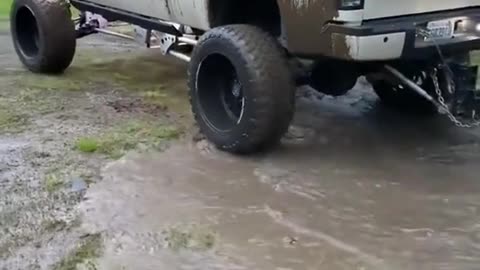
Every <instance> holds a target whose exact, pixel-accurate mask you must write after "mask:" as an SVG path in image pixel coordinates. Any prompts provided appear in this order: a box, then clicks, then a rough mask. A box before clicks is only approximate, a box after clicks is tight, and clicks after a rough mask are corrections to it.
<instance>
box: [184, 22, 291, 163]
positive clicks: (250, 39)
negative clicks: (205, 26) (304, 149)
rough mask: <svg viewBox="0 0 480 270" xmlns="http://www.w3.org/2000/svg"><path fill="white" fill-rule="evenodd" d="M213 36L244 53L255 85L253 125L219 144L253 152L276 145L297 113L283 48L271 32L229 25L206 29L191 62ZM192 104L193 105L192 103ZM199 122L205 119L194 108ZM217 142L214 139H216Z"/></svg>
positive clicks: (191, 77)
mask: <svg viewBox="0 0 480 270" xmlns="http://www.w3.org/2000/svg"><path fill="white" fill-rule="evenodd" d="M214 39H227V40H229V41H230V43H231V45H232V46H234V47H235V49H236V50H237V53H239V54H240V55H242V59H241V60H242V62H243V65H244V66H245V67H247V68H248V69H249V73H250V74H251V76H252V77H253V79H254V80H256V81H255V85H256V87H255V88H256V89H255V91H254V92H253V93H251V94H253V95H255V96H254V98H253V99H250V102H253V103H254V106H253V108H255V113H254V114H255V116H254V117H252V118H250V119H248V121H250V123H251V125H249V128H248V130H245V131H244V134H241V135H239V136H237V138H232V141H231V143H229V144H222V145H217V146H218V147H219V148H221V149H222V150H225V151H229V152H234V153H243V154H247V153H252V152H257V151H261V150H265V149H267V148H270V147H272V146H274V145H276V144H277V143H278V142H279V141H280V139H281V138H282V136H283V134H284V133H285V132H286V131H287V130H288V127H289V125H290V122H291V121H292V118H293V115H294V109H295V108H294V107H295V105H294V103H295V101H294V100H295V86H294V81H293V77H292V74H291V72H290V70H289V65H288V60H287V57H286V54H285V53H284V50H282V48H281V47H280V46H279V45H278V44H277V41H276V39H275V38H274V37H272V36H271V35H270V34H268V33H266V32H264V31H263V30H261V29H260V28H258V27H256V26H252V25H227V26H222V27H218V28H215V29H212V30H210V31H209V32H207V33H206V34H205V35H204V36H203V37H202V38H201V39H200V41H199V44H198V45H197V46H196V48H195V50H194V52H193V54H192V55H193V57H192V62H193V63H194V65H195V61H198V59H195V55H196V52H197V51H198V50H199V49H200V48H201V46H202V45H203V44H205V43H208V42H209V41H210V40H214ZM195 71H196V68H195V67H194V66H193V65H191V67H190V69H189V76H188V77H189V85H190V88H191V91H190V102H191V103H192V102H193V96H192V95H193V92H194V91H193V90H192V89H193V88H194V87H195V74H192V72H195ZM192 108H194V106H193V103H192ZM193 114H194V117H195V119H196V120H197V123H198V122H199V121H202V120H201V119H200V116H199V115H198V113H197V112H196V111H195V110H193ZM214 143H215V142H214Z"/></svg>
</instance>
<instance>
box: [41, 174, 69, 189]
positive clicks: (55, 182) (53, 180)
mask: <svg viewBox="0 0 480 270" xmlns="http://www.w3.org/2000/svg"><path fill="white" fill-rule="evenodd" d="M44 184H45V190H47V191H48V192H50V193H52V192H55V191H57V190H58V189H60V188H61V187H63V185H64V184H65V182H64V181H63V179H62V178H60V177H59V176H58V175H57V174H53V173H52V174H48V175H47V176H45V183H44Z"/></svg>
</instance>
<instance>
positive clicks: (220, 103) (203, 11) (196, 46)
mask: <svg viewBox="0 0 480 270" xmlns="http://www.w3.org/2000/svg"><path fill="white" fill-rule="evenodd" d="M70 5H73V6H74V7H75V8H76V9H78V10H80V11H81V12H82V15H81V16H80V18H78V19H72V18H71V13H70ZM92 14H94V16H92ZM100 21H124V22H128V23H131V24H134V25H137V26H139V27H141V28H142V29H145V31H146V35H145V36H146V38H145V43H146V45H147V46H148V47H151V48H152V49H154V48H157V49H160V50H161V51H162V52H163V53H164V54H166V55H172V56H174V57H178V58H180V59H182V60H185V61H188V62H189V70H188V78H189V93H190V99H191V105H192V110H193V113H194V115H195V119H196V120H197V122H198V125H199V126H200V129H201V131H202V132H203V133H204V134H205V135H206V137H207V138H208V139H209V140H210V141H212V142H213V143H214V144H215V145H217V146H218V147H219V148H221V149H223V150H225V151H230V152H235V153H250V152H254V151H259V150H262V149H265V148H267V147H270V146H273V145H275V144H276V143H278V142H279V141H280V139H281V137H282V135H283V134H284V133H285V132H286V131H287V129H288V127H289V125H290V122H291V120H292V118H293V115H294V109H295V89H296V87H297V86H298V85H301V84H309V85H310V86H312V87H313V88H315V89H317V90H318V91H320V92H323V93H326V94H330V95H336V96H337V95H343V94H345V93H347V92H348V91H349V90H350V89H352V88H353V86H354V85H355V83H356V81H357V79H358V77H359V76H366V78H368V80H369V81H370V82H371V84H372V86H373V89H374V90H375V92H376V93H377V94H378V96H379V97H380V99H381V100H382V101H384V102H385V104H389V105H392V106H397V107H399V108H408V109H416V110H419V111H423V112H430V113H431V112H439V113H442V114H445V115H447V116H448V117H449V118H450V119H451V120H452V121H454V123H455V124H456V125H457V126H461V127H471V126H478V125H480V124H479V122H477V121H478V116H477V114H476V112H477V110H478V109H480V92H479V91H477V90H478V89H479V87H478V82H477V77H478V76H477V74H478V67H477V63H475V62H478V59H477V57H471V55H472V54H471V52H472V51H474V50H476V49H479V48H480V0H403V1H393V0H262V1H245V0H229V1H226V0H136V1H131V0H70V1H61V0H58V1H56V0H15V1H14V4H13V8H12V13H11V31H12V36H13V40H14V44H15V48H16V51H17V53H18V55H19V57H20V60H21V61H22V62H23V64H24V65H25V66H26V67H27V68H28V69H30V70H31V71H33V72H39V73H61V72H62V71H64V70H65V69H66V68H67V67H68V66H69V65H70V63H71V61H72V58H73V56H74V53H75V46H76V39H77V38H80V37H83V36H86V35H89V34H93V33H99V32H100V33H107V34H115V33H112V32H110V31H109V30H108V29H105V28H102V25H104V23H101V22H100ZM117 35H118V36H122V35H120V34H117ZM153 36H156V38H157V40H158V41H159V42H158V45H155V46H154V45H152V40H153ZM298 59H302V60H304V59H306V60H309V61H298ZM305 62H309V63H311V64H309V65H303V64H302V65H301V64H300V63H305ZM465 121H467V122H465Z"/></svg>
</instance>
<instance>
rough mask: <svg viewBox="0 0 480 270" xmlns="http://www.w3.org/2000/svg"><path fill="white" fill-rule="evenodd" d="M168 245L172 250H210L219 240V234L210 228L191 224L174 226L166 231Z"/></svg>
mask: <svg viewBox="0 0 480 270" xmlns="http://www.w3.org/2000/svg"><path fill="white" fill-rule="evenodd" d="M164 234H165V235H166V237H165V240H166V241H167V244H168V247H169V248H170V249H172V250H175V251H179V250H182V249H188V250H201V251H202V250H209V249H211V248H213V247H214V246H215V243H216V242H217V238H218V236H217V234H216V233H215V232H213V231H212V230H210V229H209V228H206V227H202V226H197V225H190V226H178V227H172V228H169V229H168V230H166V231H164Z"/></svg>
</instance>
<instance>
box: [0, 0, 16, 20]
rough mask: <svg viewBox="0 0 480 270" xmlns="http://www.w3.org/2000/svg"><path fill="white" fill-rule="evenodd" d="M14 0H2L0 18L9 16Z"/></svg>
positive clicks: (0, 0) (0, 2)
mask: <svg viewBox="0 0 480 270" xmlns="http://www.w3.org/2000/svg"><path fill="white" fill-rule="evenodd" d="M12 1H13V0H0V19H5V18H8V14H9V13H10V6H11V5H12Z"/></svg>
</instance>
